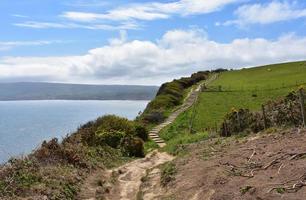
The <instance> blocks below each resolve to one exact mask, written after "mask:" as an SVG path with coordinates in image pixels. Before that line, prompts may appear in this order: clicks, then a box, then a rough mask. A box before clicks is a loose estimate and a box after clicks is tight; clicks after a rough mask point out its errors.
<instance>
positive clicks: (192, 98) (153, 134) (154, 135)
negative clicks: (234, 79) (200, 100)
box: [149, 74, 218, 147]
mask: <svg viewBox="0 0 306 200" xmlns="http://www.w3.org/2000/svg"><path fill="white" fill-rule="evenodd" d="M217 77H218V75H217V74H214V75H212V76H211V77H210V78H209V79H207V80H206V81H205V82H203V83H202V84H200V85H198V87H197V88H196V89H192V90H191V91H190V92H189V94H188V95H187V97H186V98H185V100H184V103H183V104H182V105H181V106H180V107H179V108H178V109H177V110H176V111H174V112H173V113H172V114H171V115H170V116H169V117H168V118H167V119H166V120H165V121H164V122H163V123H161V124H159V125H157V126H156V127H155V128H153V129H152V130H151V131H150V132H149V136H150V138H151V139H152V140H153V141H154V142H156V143H157V144H158V145H159V146H160V147H164V146H165V145H166V143H165V141H164V140H163V139H162V138H160V137H159V132H160V131H161V130H162V129H163V128H164V127H166V126H168V125H169V124H171V123H172V122H174V120H175V119H176V118H177V117H178V116H179V115H180V114H181V113H183V112H185V111H186V110H187V109H188V108H190V107H191V106H192V105H193V104H194V103H195V102H196V100H197V97H198V95H199V93H200V92H201V88H202V87H203V85H204V84H209V83H211V82H212V81H214V80H215V79H216V78H217Z"/></svg>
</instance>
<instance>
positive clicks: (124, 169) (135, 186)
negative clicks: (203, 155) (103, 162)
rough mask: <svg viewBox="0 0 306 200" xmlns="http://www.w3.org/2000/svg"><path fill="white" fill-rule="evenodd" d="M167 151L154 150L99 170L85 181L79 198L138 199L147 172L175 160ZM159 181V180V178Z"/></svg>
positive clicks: (90, 199)
mask: <svg viewBox="0 0 306 200" xmlns="http://www.w3.org/2000/svg"><path fill="white" fill-rule="evenodd" d="M173 159H174V157H172V156H170V155H169V154H167V153H161V152H158V151H157V150H156V151H153V152H151V153H149V154H148V155H147V156H146V157H145V158H143V159H138V160H135V161H133V162H130V163H127V164H125V165H123V166H121V167H118V168H116V169H113V170H109V171H104V172H103V171H97V172H96V173H94V174H92V175H91V176H90V177H89V178H88V179H87V180H86V182H85V184H84V187H83V188H82V190H81V192H80V195H79V199H82V200H84V199H87V200H95V199H109V200H117V199H118V200H119V199H120V200H130V199H136V198H137V194H138V192H139V188H140V185H141V183H142V180H141V179H142V177H145V176H146V172H147V171H150V170H153V169H154V168H155V167H157V166H159V165H161V164H163V163H165V162H168V161H171V160H173ZM158 182H159V180H158Z"/></svg>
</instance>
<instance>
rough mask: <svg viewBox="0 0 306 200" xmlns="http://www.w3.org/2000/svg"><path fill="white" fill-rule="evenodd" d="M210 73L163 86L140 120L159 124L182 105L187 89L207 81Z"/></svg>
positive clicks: (174, 81) (198, 74)
mask: <svg viewBox="0 0 306 200" xmlns="http://www.w3.org/2000/svg"><path fill="white" fill-rule="evenodd" d="M208 75H209V72H207V71H206V72H197V73H195V74H192V75H191V77H184V78H181V79H178V80H173V81H172V82H168V83H165V84H163V85H162V86H161V87H160V89H159V91H158V92H157V95H156V97H155V99H153V100H152V101H151V102H150V103H149V104H148V106H147V108H146V109H145V111H144V112H143V114H142V115H141V116H140V120H141V121H143V122H145V123H146V124H158V123H160V122H162V121H163V120H164V119H165V118H166V117H167V115H168V114H169V113H170V112H171V111H172V110H173V109H174V108H175V107H176V106H178V105H180V104H181V103H182V102H183V100H184V97H185V96H186V94H187V91H186V89H187V88H190V87H191V86H193V85H195V84H196V83H198V82H200V81H202V80H205V79H207V77H208Z"/></svg>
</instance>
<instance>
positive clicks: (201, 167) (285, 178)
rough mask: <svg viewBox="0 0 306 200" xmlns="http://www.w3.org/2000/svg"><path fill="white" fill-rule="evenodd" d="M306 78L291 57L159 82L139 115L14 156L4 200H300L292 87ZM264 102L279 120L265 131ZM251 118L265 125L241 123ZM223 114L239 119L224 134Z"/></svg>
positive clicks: (300, 150) (109, 119) (4, 178)
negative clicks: (33, 199)
mask: <svg viewBox="0 0 306 200" xmlns="http://www.w3.org/2000/svg"><path fill="white" fill-rule="evenodd" d="M215 78H216V79H215ZM305 81H306V63H305V62H295V63H285V64H277V65H269V66H262V67H256V68H250V69H241V70H235V71H233V70H231V71H223V70H217V71H211V72H198V73H195V74H193V75H192V76H191V77H187V78H181V79H178V80H174V81H172V82H169V83H165V84H163V86H162V87H161V88H160V89H159V92H158V93H157V95H156V97H155V99H153V100H152V101H151V103H150V104H149V105H148V107H147V108H146V110H145V111H144V113H143V114H142V115H140V116H139V117H138V119H136V120H135V121H129V120H127V119H123V118H119V117H116V116H104V117H101V118H99V119H97V120H96V121H93V122H89V123H87V124H85V125H83V126H82V127H80V128H79V129H78V131H77V132H76V133H74V134H72V135H70V136H67V137H66V138H65V139H64V140H63V142H62V143H58V140H57V139H53V140H51V141H49V142H44V143H43V145H42V146H41V147H40V148H38V149H37V150H35V151H33V153H32V154H30V155H29V156H28V157H25V158H23V159H12V160H10V161H9V163H8V164H6V165H4V166H2V168H1V167H0V178H1V179H0V198H1V197H11V195H12V194H13V195H15V196H18V197H22V198H25V197H38V198H41V197H44V196H45V197H48V199H63V198H64V199H65V198H66V199H139V200H141V199H146V200H147V199H152V200H153V199H182V200H184V199H194V200H200V199H209V200H210V199H211V200H221V199H226V200H227V199H237V200H244V199H250V200H251V199H258V200H261V199H273V200H274V199H275V200H276V199H281V198H283V199H290V200H291V199H292V200H293V199H294V200H300V199H301V200H302V199H303V197H304V195H305V194H306V192H305V190H306V187H304V186H306V175H305V162H303V161H304V158H305V155H306V153H305V151H306V149H305V148H304V146H305V145H303V144H304V143H305V135H306V132H305V128H304V127H302V123H301V105H300V104H299V102H300V101H299V98H298V97H299V96H298V93H296V92H294V91H297V90H298V89H299V91H303V90H302V88H303V87H301V85H303V84H304V83H305ZM204 85H205V86H204ZM292 91H293V92H292ZM288 94H289V95H288ZM191 98H192V101H190V99H191ZM188 102H191V103H190V105H189V104H188ZM267 102H269V104H266V103H267ZM186 103H187V104H186ZM263 104H264V105H268V106H269V109H267V115H269V116H267V119H269V117H272V118H275V119H273V120H277V122H278V123H279V124H275V123H271V124H269V126H267V127H263V125H262V121H263V119H262V116H261V115H260V112H256V111H260V109H261V106H262V105H263ZM186 105H188V106H186ZM304 108H306V106H305V107H304ZM178 111H179V112H178ZM242 111H243V112H242ZM246 111H247V112H246ZM289 111H290V112H289ZM176 112H177V113H178V114H177V115H178V116H177V115H172V114H174V113H176ZM240 112H242V113H241V115H240ZM244 112H245V113H246V114H247V115H245V113H244ZM171 113H172V114H171ZM271 113H272V114H271ZM275 113H276V115H274V114H275ZM287 113H290V115H287ZM270 114H271V116H270ZM238 115H240V117H241V118H240V117H238V118H237V116H238ZM248 117H252V120H255V122H256V125H258V126H260V127H261V129H258V130H256V132H252V129H248V128H249V127H248V126H245V127H244V124H245V123H246V124H248V123H251V122H252V123H253V122H254V121H251V120H249V119H248ZM296 117H297V118H298V120H296ZM231 118H232V119H233V120H232V121H230V120H231ZM253 118H255V119H253ZM225 119H226V120H228V123H229V126H232V125H233V126H234V125H235V124H236V123H237V122H239V123H241V124H242V125H241V126H240V129H237V130H236V129H233V130H235V131H233V133H234V134H233V135H227V136H228V137H221V136H220V133H221V132H222V131H221V130H222V126H221V125H224V121H225ZM237 119H238V120H237ZM258 121H259V122H258ZM292 121H293V123H292ZM162 122H164V123H166V124H165V127H164V128H163V129H162V130H157V129H156V127H158V126H159V125H158V124H160V125H161V124H163V123H162ZM230 122H233V123H234V124H231V123H230ZM271 122H272V121H271ZM287 122H289V123H287ZM230 128H231V127H230ZM234 128H235V127H234ZM148 129H152V130H155V131H156V134H155V135H154V136H156V137H161V138H162V139H163V141H165V146H164V145H162V146H164V147H162V148H160V149H156V148H158V146H157V145H156V144H155V143H154V142H153V141H152V140H151V139H153V138H151V139H149V138H148V136H150V137H152V136H151V135H152V134H148V133H149V130H148ZM246 129H247V130H246ZM145 154H146V156H145ZM143 156H145V157H144V158H141V159H137V160H134V159H135V158H136V157H138V158H139V157H143ZM129 161H131V162H129ZM120 165H121V166H120ZM114 167H117V168H114ZM57 174H59V175H60V176H58V175H57ZM62 185H64V186H63V187H62ZM1 192H2V193H1ZM1 195H2V196H1ZM35 195H36V196H35Z"/></svg>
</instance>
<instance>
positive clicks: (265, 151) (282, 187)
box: [156, 129, 306, 200]
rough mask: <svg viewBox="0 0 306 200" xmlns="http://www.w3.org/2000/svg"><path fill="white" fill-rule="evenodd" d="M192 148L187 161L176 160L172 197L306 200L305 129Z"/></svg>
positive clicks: (171, 187) (185, 159) (170, 186)
mask: <svg viewBox="0 0 306 200" xmlns="http://www.w3.org/2000/svg"><path fill="white" fill-rule="evenodd" d="M188 149H189V153H188V155H187V156H184V157H183V158H178V159H176V160H175V163H176V167H177V170H178V173H177V175H176V180H175V181H173V182H172V183H171V184H170V185H169V186H168V187H167V194H166V195H165V197H167V198H169V194H170V196H171V199H178V200H180V199H182V200H186V199H188V200H189V199H194V200H196V199H201V200H202V199H203V200H248V199H250V200H251V199H252V200H253V199H255V200H261V199H262V200H267V199H268V200H274V199H275V200H279V199H285V200H305V199H306V156H305V155H306V130H300V129H290V130H287V131H276V132H275V133H270V134H266V133H265V134H257V135H252V136H249V137H246V138H243V139H233V138H230V139H226V140H225V141H222V140H220V139H212V140H210V141H205V142H202V143H199V144H194V145H191V146H189V147H188ZM304 186H305V187H304ZM156 199H163V198H162V197H159V198H156Z"/></svg>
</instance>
